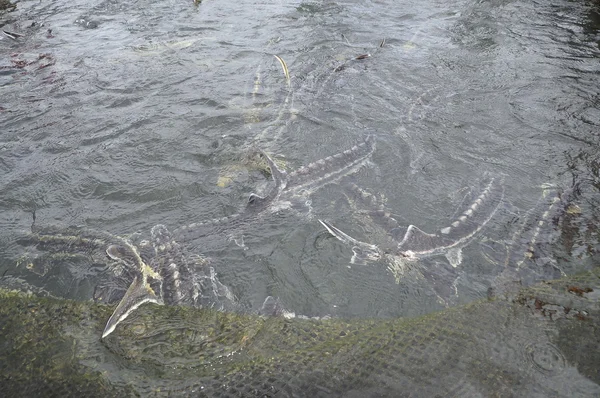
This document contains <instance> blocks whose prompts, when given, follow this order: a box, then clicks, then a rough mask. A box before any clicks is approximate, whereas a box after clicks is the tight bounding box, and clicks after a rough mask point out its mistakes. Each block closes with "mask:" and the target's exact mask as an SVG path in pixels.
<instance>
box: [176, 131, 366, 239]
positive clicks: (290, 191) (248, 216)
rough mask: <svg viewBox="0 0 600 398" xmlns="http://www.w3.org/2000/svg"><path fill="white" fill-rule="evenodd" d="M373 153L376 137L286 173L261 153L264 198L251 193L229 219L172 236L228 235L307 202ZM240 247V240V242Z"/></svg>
mask: <svg viewBox="0 0 600 398" xmlns="http://www.w3.org/2000/svg"><path fill="white" fill-rule="evenodd" d="M374 151H375V137H374V136H373V135H369V136H367V137H366V138H365V139H364V140H363V141H362V142H360V143H359V144H356V145H354V146H353V147H351V148H350V149H347V150H345V151H343V152H340V153H337V154H335V155H332V156H328V157H326V158H324V159H320V160H318V161H316V162H312V163H310V164H309V165H307V166H304V167H301V168H299V169H298V170H296V171H294V172H292V173H289V174H288V173H287V172H286V171H285V170H282V169H280V168H279V167H278V166H277V165H276V164H275V161H274V160H273V159H272V158H271V157H270V156H269V155H268V154H267V153H265V152H261V154H262V156H263V157H264V158H265V160H266V161H267V164H268V166H269V169H270V170H271V176H272V179H273V182H274V183H275V186H274V187H272V189H271V190H269V192H268V193H267V194H265V195H259V194H256V193H251V194H250V195H249V196H248V200H247V203H246V205H245V207H244V208H243V209H242V210H241V211H239V212H237V213H235V214H233V215H230V216H226V217H220V218H214V219H210V220H205V221H201V222H196V223H191V224H188V225H184V226H181V227H178V228H176V229H175V230H174V231H173V235H174V236H176V237H177V238H178V239H179V240H181V241H188V240H194V239H197V238H200V237H203V236H206V235H209V234H215V233H224V232H225V233H229V232H230V231H233V230H236V229H238V228H239V227H240V226H242V225H244V224H245V223H247V222H249V221H251V220H253V219H256V218H257V217H260V216H261V215H263V214H267V213H273V212H277V211H279V210H281V209H285V208H290V207H291V206H292V201H294V200H304V201H305V202H306V200H308V197H309V196H310V195H311V194H312V193H314V192H315V191H317V190H318V189H319V188H322V187H323V186H325V185H327V184H331V183H333V182H336V181H338V180H339V179H341V178H343V177H344V176H347V175H349V174H352V173H354V172H356V171H357V170H358V169H360V167H362V166H363V165H364V164H365V163H366V162H367V161H368V159H369V157H370V156H371V155H372V154H373V152H374ZM238 242H240V243H238V244H239V245H243V243H241V242H243V240H239V241H238Z"/></svg>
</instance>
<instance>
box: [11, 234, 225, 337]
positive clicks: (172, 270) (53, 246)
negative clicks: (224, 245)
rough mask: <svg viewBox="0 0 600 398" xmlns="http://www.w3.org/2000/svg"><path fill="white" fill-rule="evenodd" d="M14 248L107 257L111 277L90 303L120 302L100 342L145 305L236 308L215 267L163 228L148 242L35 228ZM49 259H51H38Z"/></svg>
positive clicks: (217, 308)
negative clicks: (100, 253) (94, 300)
mask: <svg viewBox="0 0 600 398" xmlns="http://www.w3.org/2000/svg"><path fill="white" fill-rule="evenodd" d="M18 243H20V244H21V245H30V246H31V245H35V246H37V248H38V250H43V251H48V252H50V254H51V255H52V256H56V255H63V254H73V253H76V252H82V253H85V254H86V255H88V256H92V257H94V258H95V257H98V256H97V255H96V254H95V253H94V252H97V251H102V252H103V253H104V257H105V259H104V261H102V260H100V259H96V260H95V261H96V262H101V261H102V262H107V261H106V255H108V259H110V260H112V261H113V263H112V264H109V267H110V268H112V269H113V270H115V272H114V275H110V274H109V275H108V278H107V280H102V281H100V283H99V284H98V285H97V286H96V289H95V291H94V298H95V299H97V300H98V301H103V302H108V303H110V302H112V301H113V298H114V297H119V298H120V301H119V304H118V305H117V308H116V309H115V311H114V313H113V314H112V316H111V317H110V319H109V320H108V322H107V324H106V327H105V330H104V332H103V337H105V336H107V335H109V334H110V333H111V332H112V331H114V329H115V327H116V326H117V325H118V324H119V323H120V322H122V321H123V320H124V319H126V318H127V317H128V316H129V315H130V314H131V313H132V312H133V311H135V310H136V309H137V308H138V307H139V306H140V305H142V304H144V303H155V304H160V305H162V304H167V305H183V306H194V307H200V308H213V309H216V310H233V309H236V308H237V304H236V298H235V296H234V295H233V293H232V292H231V291H230V289H229V288H228V287H227V286H225V285H223V284H222V283H221V282H220V281H219V279H218V277H217V274H216V272H215V269H214V267H213V266H212V265H211V264H210V263H209V262H208V261H207V260H206V259H204V258H202V257H200V256H194V255H190V254H189V253H187V252H186V250H185V249H184V248H183V247H181V246H180V244H179V243H178V242H177V241H175V240H174V239H173V237H172V235H171V233H170V232H169V230H168V229H167V227H165V226H164V225H161V224H159V225H156V226H154V227H153V228H152V230H151V236H150V239H149V240H142V239H140V238H137V239H133V238H132V237H121V236H118V235H113V234H111V233H109V232H106V231H99V230H93V229H88V228H79V227H60V226H45V227H36V228H34V231H33V233H32V234H29V235H27V236H24V237H21V238H20V239H18ZM48 258H51V256H47V257H42V258H41V259H40V260H41V261H44V260H45V261H47V260H48ZM117 270H118V271H117ZM123 281H125V283H129V287H128V288H127V290H126V291H123V288H122V283H123ZM115 282H119V283H120V284H119V283H115Z"/></svg>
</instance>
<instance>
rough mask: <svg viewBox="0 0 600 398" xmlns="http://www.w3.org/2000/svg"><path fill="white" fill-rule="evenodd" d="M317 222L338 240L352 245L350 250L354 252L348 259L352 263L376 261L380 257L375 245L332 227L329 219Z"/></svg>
mask: <svg viewBox="0 0 600 398" xmlns="http://www.w3.org/2000/svg"><path fill="white" fill-rule="evenodd" d="M319 222H320V223H321V224H322V225H323V226H324V227H325V228H326V229H327V231H328V232H329V233H330V234H331V235H333V236H335V237H336V238H337V239H338V240H339V241H341V242H343V243H345V244H347V245H351V246H352V252H353V253H354V254H353V255H352V259H351V260H350V262H351V263H352V264H364V263H365V262H366V260H372V261H376V260H379V259H380V258H381V255H380V253H379V248H378V247H377V246H376V245H371V244H369V243H365V242H361V241H359V240H357V239H354V238H353V237H351V236H350V235H348V234H346V233H345V232H343V231H341V230H340V229H338V228H336V227H334V226H333V225H332V224H331V223H330V222H329V221H325V220H319Z"/></svg>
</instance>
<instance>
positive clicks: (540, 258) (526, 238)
mask: <svg viewBox="0 0 600 398" xmlns="http://www.w3.org/2000/svg"><path fill="white" fill-rule="evenodd" d="M578 191H579V187H578V185H577V184H576V185H574V186H572V187H570V188H568V189H565V190H561V189H558V188H554V187H544V188H543V192H542V195H541V197H540V198H539V200H538V201H537V204H536V205H535V206H534V207H533V208H531V209H530V210H528V211H527V212H525V214H524V215H523V216H522V217H520V220H519V222H518V223H517V228H516V229H515V231H514V232H513V234H512V235H511V237H510V239H509V240H508V242H507V244H506V245H503V246H502V248H501V250H500V256H499V257H500V258H501V260H500V261H494V260H493V259H491V261H492V262H495V263H497V264H498V265H500V266H501V269H502V270H501V272H500V274H499V276H498V277H497V278H496V280H495V282H494V284H493V290H494V295H495V296H500V295H506V294H507V293H510V288H511V287H513V288H514V287H515V286H514V285H515V284H516V285H517V288H518V287H519V286H521V285H525V286H528V285H532V284H533V283H537V282H540V281H542V280H550V279H557V278H561V277H564V276H565V273H564V272H563V270H562V269H561V268H560V267H559V266H558V264H557V262H556V260H555V258H554V256H553V255H552V254H551V253H547V252H546V249H547V248H549V247H550V246H551V243H553V242H554V241H555V240H556V237H557V235H558V234H559V231H560V230H561V228H560V222H561V220H563V219H564V217H563V216H564V215H565V214H566V213H567V212H569V211H570V209H574V208H576V206H575V205H573V202H574V200H575V199H576V196H577V195H578ZM488 258H489V257H488Z"/></svg>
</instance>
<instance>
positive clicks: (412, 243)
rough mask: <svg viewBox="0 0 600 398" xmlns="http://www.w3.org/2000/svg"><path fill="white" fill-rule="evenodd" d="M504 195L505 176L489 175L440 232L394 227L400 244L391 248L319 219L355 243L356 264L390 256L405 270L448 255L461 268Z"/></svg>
mask: <svg viewBox="0 0 600 398" xmlns="http://www.w3.org/2000/svg"><path fill="white" fill-rule="evenodd" d="M503 197H504V184H503V178H501V177H492V178H489V179H487V182H486V183H485V184H484V186H483V188H482V189H481V191H480V193H479V195H478V196H477V198H475V199H474V200H473V201H472V202H470V203H467V204H466V206H464V207H463V209H461V211H460V212H459V214H460V215H459V216H458V217H456V218H455V219H454V220H452V222H450V223H449V225H448V226H446V227H443V228H441V229H439V231H438V232H436V233H433V234H430V233H426V232H424V231H422V230H421V229H419V228H418V227H417V226H415V225H409V226H408V227H407V228H401V227H400V228H394V229H392V230H391V231H390V233H391V235H392V238H393V239H394V240H395V243H396V244H395V247H392V248H391V250H386V249H385V248H382V247H380V245H376V244H371V243H366V242H362V241H359V240H358V239H355V238H353V237H351V236H350V235H348V234H346V233H345V232H343V231H342V230H340V229H339V228H336V227H335V226H334V225H333V224H332V223H330V222H329V221H327V220H319V222H320V223H321V224H322V225H323V226H324V227H325V228H326V229H327V231H328V232H329V233H330V234H331V235H333V236H334V237H336V238H337V239H338V240H340V241H341V242H343V243H345V244H347V245H350V246H352V251H353V256H352V258H351V263H352V264H363V263H365V262H366V261H377V260H380V259H382V258H387V259H388V260H393V261H394V262H395V263H397V264H399V271H400V272H402V270H403V269H404V268H406V266H407V263H408V262H414V261H416V260H419V259H423V258H427V257H433V256H438V255H444V256H445V257H446V258H447V259H448V261H449V262H450V264H451V265H452V266H453V267H457V266H458V265H460V264H461V262H462V249H463V247H465V246H467V245H468V244H469V243H470V242H471V241H472V240H473V239H474V238H475V237H476V236H477V234H479V233H480V231H481V230H482V229H483V228H484V226H485V225H486V224H487V223H488V222H489V221H490V220H491V219H492V217H493V216H494V214H495V213H496V210H497V209H498V207H499V205H500V203H501V202H502V200H503ZM378 214H380V215H381V216H383V217H384V218H387V223H388V224H392V225H395V224H397V221H396V220H395V219H393V218H392V217H390V216H389V214H390V213H387V212H383V211H380V212H379V213H378Z"/></svg>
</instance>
